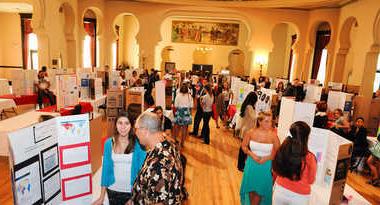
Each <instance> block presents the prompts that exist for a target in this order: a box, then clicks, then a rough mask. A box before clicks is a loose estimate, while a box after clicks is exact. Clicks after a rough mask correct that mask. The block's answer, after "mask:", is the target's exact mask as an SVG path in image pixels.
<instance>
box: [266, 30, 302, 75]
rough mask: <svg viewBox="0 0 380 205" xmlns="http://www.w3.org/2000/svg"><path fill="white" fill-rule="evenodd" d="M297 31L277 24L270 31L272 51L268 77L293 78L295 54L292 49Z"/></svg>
mask: <svg viewBox="0 0 380 205" xmlns="http://www.w3.org/2000/svg"><path fill="white" fill-rule="evenodd" d="M297 33H298V29H297V27H295V26H294V25H292V24H289V23H279V24H277V25H275V26H274V28H273V30H272V42H273V49H272V52H270V53H269V59H268V71H267V73H268V75H269V76H271V77H278V78H288V79H292V78H293V71H294V65H295V60H296V59H295V56H294V55H295V54H294V50H293V47H294V45H295V43H296V40H297Z"/></svg>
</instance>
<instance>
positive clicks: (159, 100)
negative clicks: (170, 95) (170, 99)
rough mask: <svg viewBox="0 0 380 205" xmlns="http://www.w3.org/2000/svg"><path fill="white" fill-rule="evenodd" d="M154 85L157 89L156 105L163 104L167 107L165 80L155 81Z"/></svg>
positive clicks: (163, 106) (162, 105)
mask: <svg viewBox="0 0 380 205" xmlns="http://www.w3.org/2000/svg"><path fill="white" fill-rule="evenodd" d="M154 87H155V91H156V96H155V97H156V100H155V101H156V102H155V103H156V106H161V107H162V108H163V109H165V80H160V81H157V82H155V86H154Z"/></svg>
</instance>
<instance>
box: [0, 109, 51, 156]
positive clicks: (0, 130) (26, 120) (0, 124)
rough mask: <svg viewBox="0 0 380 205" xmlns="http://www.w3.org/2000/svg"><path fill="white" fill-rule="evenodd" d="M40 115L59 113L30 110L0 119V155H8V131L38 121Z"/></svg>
mask: <svg viewBox="0 0 380 205" xmlns="http://www.w3.org/2000/svg"><path fill="white" fill-rule="evenodd" d="M41 115H53V116H59V113H51V112H37V111H35V110H34V111H30V112H26V113H24V114H20V115H17V116H15V117H12V118H8V119H6V120H2V121H0V156H8V155H9V151H8V133H10V132H13V131H16V130H18V129H21V128H24V127H28V126H30V125H32V124H35V123H37V122H38V119H39V117H40V116H41Z"/></svg>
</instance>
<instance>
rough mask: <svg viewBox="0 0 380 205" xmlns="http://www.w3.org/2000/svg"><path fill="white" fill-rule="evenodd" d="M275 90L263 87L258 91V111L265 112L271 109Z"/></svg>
mask: <svg viewBox="0 0 380 205" xmlns="http://www.w3.org/2000/svg"><path fill="white" fill-rule="evenodd" d="M274 92H275V91H274V90H271V89H265V88H261V89H260V90H259V91H257V103H256V112H257V113H259V112H265V111H270V110H271V105H272V95H273V93H274Z"/></svg>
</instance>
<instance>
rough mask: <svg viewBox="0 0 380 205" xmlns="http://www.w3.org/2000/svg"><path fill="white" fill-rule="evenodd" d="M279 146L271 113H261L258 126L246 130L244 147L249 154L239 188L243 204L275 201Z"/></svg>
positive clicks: (268, 204) (263, 204)
mask: <svg viewBox="0 0 380 205" xmlns="http://www.w3.org/2000/svg"><path fill="white" fill-rule="evenodd" d="M279 146H280V141H279V139H278V137H277V134H276V132H275V130H274V129H273V127H272V114H271V113H270V112H261V113H259V116H258V117H257V128H253V129H251V130H249V131H247V132H245V134H244V138H243V142H242V149H243V151H244V152H245V153H246V154H247V155H248V158H247V161H246V163H245V167H244V173H243V179H242V182H241V187H240V202H241V204H242V205H251V204H255V205H271V204H272V187H273V179H272V172H271V169H272V159H273V157H274V156H275V153H276V151H277V149H278V147H279Z"/></svg>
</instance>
